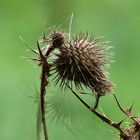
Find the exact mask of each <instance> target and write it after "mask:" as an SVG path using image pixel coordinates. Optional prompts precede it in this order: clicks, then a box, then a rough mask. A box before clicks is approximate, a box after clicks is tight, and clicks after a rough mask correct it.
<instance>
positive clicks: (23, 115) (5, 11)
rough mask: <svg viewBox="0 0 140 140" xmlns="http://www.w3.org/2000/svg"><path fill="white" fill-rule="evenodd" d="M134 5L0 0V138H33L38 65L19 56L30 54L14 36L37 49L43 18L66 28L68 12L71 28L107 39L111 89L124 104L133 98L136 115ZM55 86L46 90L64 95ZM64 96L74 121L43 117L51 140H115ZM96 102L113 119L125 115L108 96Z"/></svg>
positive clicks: (138, 66)
mask: <svg viewBox="0 0 140 140" xmlns="http://www.w3.org/2000/svg"><path fill="white" fill-rule="evenodd" d="M139 7H140V1H139V0H123V1H122V0H40V1H34V0H22V1H20V0H0V46H1V47H0V140H35V139H36V132H35V131H36V124H35V123H36V122H35V121H36V110H37V104H36V103H34V99H33V98H30V97H29V96H32V95H35V92H36V91H35V90H34V89H35V86H36V87H37V88H38V85H39V73H40V69H39V68H38V67H37V65H36V64H35V63H33V62H28V61H27V59H23V58H21V57H22V56H24V57H31V56H32V54H31V53H29V52H27V51H26V47H25V45H24V44H23V42H22V41H21V40H20V39H19V38H18V35H21V36H22V37H23V38H24V39H25V40H26V41H27V42H29V44H30V45H31V46H33V48H36V46H35V43H36V40H37V39H38V38H39V37H40V36H41V35H42V33H43V31H44V30H45V26H46V25H45V24H44V22H45V23H47V25H48V27H51V26H54V25H60V24H62V25H63V27H64V28H65V30H66V31H68V23H69V17H70V15H71V13H72V12H73V13H74V20H73V24H72V32H80V31H89V32H90V33H97V34H98V35H101V36H102V35H104V36H105V40H109V41H111V45H112V46H114V49H113V50H112V51H113V52H115V58H114V60H115V63H113V64H112V66H111V69H109V71H110V78H111V80H112V81H114V83H115V84H116V88H115V89H114V91H115V92H116V94H117V96H118V98H119V100H120V102H121V103H122V104H123V105H124V106H126V107H127V106H129V105H131V103H133V102H134V103H135V104H134V112H135V114H137V115H139V111H140V104H139V102H140V93H139V91H140V85H139V83H140V76H139V72H140V8H139ZM56 90H57V89H55V88H54V87H53V86H50V91H52V92H49V94H54V93H56V94H57V96H60V97H58V98H61V96H65V95H61V94H59V93H60V90H59V91H58V90H57V91H56ZM69 100H73V101H74V102H75V103H74V107H73V108H72V109H71V108H69V109H70V110H72V111H70V112H73V114H72V115H71V117H73V120H75V122H76V125H75V123H74V124H73V123H72V124H69V125H68V126H62V127H61V126H58V125H57V124H55V123H52V122H51V121H50V120H48V122H47V123H48V133H49V137H50V140H71V139H72V140H77V139H78V140H85V139H87V140H93V139H95V140H101V139H104V140H115V139H116V140H117V139H118V138H117V135H116V134H114V130H113V129H112V128H110V127H109V126H108V125H106V124H105V123H103V122H101V121H100V120H98V119H97V118H96V117H95V116H93V115H92V114H91V113H90V112H88V111H87V110H86V109H85V108H84V107H83V106H82V105H81V104H79V103H78V102H77V101H76V100H75V99H73V98H72V97H70V98H68V100H67V101H68V102H69ZM64 102H65V101H64ZM70 103H71V101H70ZM90 103H91V104H92V101H91V100H90ZM100 106H101V107H102V109H103V111H104V112H105V114H107V115H108V116H110V117H111V118H112V119H113V120H116V121H119V120H120V119H121V118H122V119H124V118H125V116H124V115H123V114H122V113H121V112H120V111H119V109H118V108H117V106H116V103H115V102H114V99H113V97H111V96H108V97H107V96H106V97H103V98H102V100H101V104H100ZM66 111H69V110H68V109H66ZM73 133H74V134H73Z"/></svg>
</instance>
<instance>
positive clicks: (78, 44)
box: [54, 34, 112, 95]
mask: <svg viewBox="0 0 140 140" xmlns="http://www.w3.org/2000/svg"><path fill="white" fill-rule="evenodd" d="M106 49H108V45H107V44H106V43H105V42H102V41H101V40H100V39H97V38H96V37H95V36H92V37H89V36H88V35H84V34H80V35H78V36H75V37H74V38H73V39H72V40H71V42H69V43H67V44H65V45H64V46H63V47H62V48H61V49H60V54H57V59H56V60H55V61H54V65H55V71H56V73H57V76H56V79H57V80H56V82H59V81H61V84H60V85H61V87H64V86H65V83H67V84H70V85H71V84H72V82H74V83H75V85H76V86H77V87H82V86H81V85H82V84H83V85H85V86H86V87H89V88H91V89H92V90H93V91H94V92H95V93H97V94H100V95H105V94H106V93H107V92H110V91H111V90H112V83H111V82H110V81H109V80H108V77H107V74H106V71H105V70H104V67H105V66H106V65H107V64H108V59H109V58H110V54H109V53H107V51H106Z"/></svg>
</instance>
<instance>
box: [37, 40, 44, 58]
mask: <svg viewBox="0 0 140 140" xmlns="http://www.w3.org/2000/svg"><path fill="white" fill-rule="evenodd" d="M37 47H38V51H39V54H40V57H41V58H42V59H43V60H44V59H45V57H44V55H43V54H42V51H41V49H40V46H39V42H38V41H37Z"/></svg>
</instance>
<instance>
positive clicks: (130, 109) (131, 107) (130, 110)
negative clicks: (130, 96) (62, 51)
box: [127, 103, 134, 114]
mask: <svg viewBox="0 0 140 140" xmlns="http://www.w3.org/2000/svg"><path fill="white" fill-rule="evenodd" d="M133 105H134V103H132V104H131V106H130V108H128V109H127V111H128V112H129V113H130V114H131V113H132V109H133Z"/></svg>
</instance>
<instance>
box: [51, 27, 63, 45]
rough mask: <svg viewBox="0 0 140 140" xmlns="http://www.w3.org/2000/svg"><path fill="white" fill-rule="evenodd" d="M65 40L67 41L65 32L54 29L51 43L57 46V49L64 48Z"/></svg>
mask: <svg viewBox="0 0 140 140" xmlns="http://www.w3.org/2000/svg"><path fill="white" fill-rule="evenodd" d="M64 39H65V35H64V32H63V31H61V30H60V29H58V28H54V29H52V30H51V35H50V40H51V41H50V42H51V44H52V46H55V47H60V46H62V45H63V44H64Z"/></svg>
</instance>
